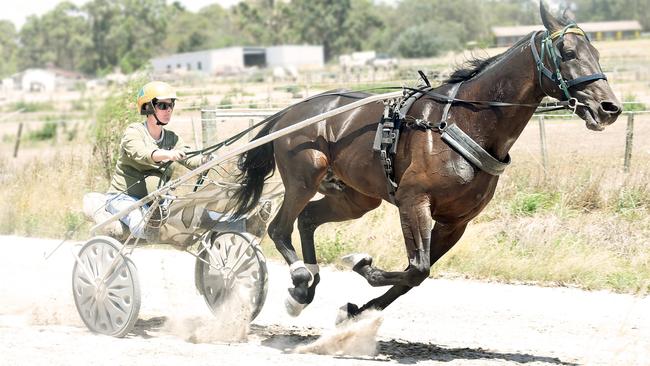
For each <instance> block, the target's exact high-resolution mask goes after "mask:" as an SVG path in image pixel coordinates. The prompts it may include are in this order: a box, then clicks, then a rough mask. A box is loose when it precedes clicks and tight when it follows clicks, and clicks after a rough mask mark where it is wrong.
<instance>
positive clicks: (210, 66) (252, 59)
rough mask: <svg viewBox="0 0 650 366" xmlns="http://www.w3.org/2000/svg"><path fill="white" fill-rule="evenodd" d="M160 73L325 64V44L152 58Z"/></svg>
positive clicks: (217, 51)
mask: <svg viewBox="0 0 650 366" xmlns="http://www.w3.org/2000/svg"><path fill="white" fill-rule="evenodd" d="M151 64H152V65H153V70H154V72H156V73H184V72H199V73H205V74H211V75H212V74H222V75H223V74H233V73H238V72H241V71H243V70H244V69H245V68H248V67H255V66H256V67H278V66H279V67H291V66H293V67H298V68H313V67H323V65H324V64H325V62H324V56H323V47H322V46H290V45H287V46H273V47H268V48H264V47H228V48H219V49H213V50H206V51H197V52H185V53H177V54H173V55H169V56H162V57H156V58H153V59H152V60H151Z"/></svg>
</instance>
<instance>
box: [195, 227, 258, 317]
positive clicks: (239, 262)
mask: <svg viewBox="0 0 650 366" xmlns="http://www.w3.org/2000/svg"><path fill="white" fill-rule="evenodd" d="M198 256H199V258H198V259H197V260H196V267H195V282H196V287H197V289H198V290H199V293H201V295H203V297H204V299H205V302H206V303H207V304H208V307H209V308H210V310H212V312H213V313H214V314H215V315H217V316H219V315H221V314H222V312H223V311H228V310H229V309H228V306H227V303H229V305H231V306H232V304H234V305H235V306H239V307H240V308H242V307H243V308H244V311H246V312H248V315H249V316H250V318H249V320H250V321H252V320H253V319H255V317H256V316H257V315H258V314H259V313H260V311H261V310H262V306H263V305H264V300H266V293H267V290H268V287H267V286H268V283H267V281H268V273H267V269H266V259H265V258H264V255H263V254H262V251H261V250H260V249H259V248H258V247H257V246H256V245H254V244H253V242H252V236H251V235H250V234H242V233H238V232H222V233H218V234H213V235H212V238H211V239H210V249H209V250H206V249H203V250H202V251H201V252H200V253H199V255H198ZM204 261H205V262H204ZM206 262H207V263H206ZM208 263H209V264H208ZM224 305H226V306H224Z"/></svg>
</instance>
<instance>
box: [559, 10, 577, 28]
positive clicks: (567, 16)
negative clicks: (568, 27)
mask: <svg viewBox="0 0 650 366" xmlns="http://www.w3.org/2000/svg"><path fill="white" fill-rule="evenodd" d="M562 18H563V19H562V20H563V21H564V22H565V23H567V24H568V23H575V22H576V16H575V14H573V11H571V9H569V8H566V9H564V13H562Z"/></svg>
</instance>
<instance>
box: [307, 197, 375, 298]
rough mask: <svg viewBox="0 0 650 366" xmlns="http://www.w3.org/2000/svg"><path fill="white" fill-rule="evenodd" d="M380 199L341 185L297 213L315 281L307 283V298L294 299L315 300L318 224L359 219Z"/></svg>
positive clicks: (318, 278)
mask: <svg viewBox="0 0 650 366" xmlns="http://www.w3.org/2000/svg"><path fill="white" fill-rule="evenodd" d="M380 204H381V199H379V198H373V197H369V196H366V195H364V194H362V193H360V192H358V191H355V190H354V189H352V188H350V187H347V186H344V187H343V188H342V190H341V191H338V192H332V193H331V194H328V195H326V196H325V197H323V198H321V199H320V200H318V201H312V202H309V203H308V204H307V207H305V209H304V210H303V211H302V212H301V213H300V215H299V216H298V230H299V231H300V244H301V245H302V256H303V259H304V261H305V264H306V266H307V267H308V268H309V269H310V271H311V272H312V273H313V274H314V281H313V283H312V284H310V285H309V288H308V291H307V297H306V298H304V299H297V300H298V301H299V302H301V303H304V304H309V303H311V302H312V300H313V299H314V294H315V292H316V285H317V284H318V282H319V280H320V276H319V275H318V265H317V261H316V250H315V248H314V232H315V231H316V228H318V227H319V226H320V225H322V224H324V223H328V222H339V221H346V220H352V219H356V218H359V217H361V216H363V215H364V214H365V213H366V212H368V211H370V210H373V209H375V208H377V207H378V206H379V205H380Z"/></svg>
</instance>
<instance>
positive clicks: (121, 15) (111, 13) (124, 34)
mask: <svg viewBox="0 0 650 366" xmlns="http://www.w3.org/2000/svg"><path fill="white" fill-rule="evenodd" d="M84 9H85V11H86V12H87V14H88V23H89V27H90V34H91V37H92V44H93V49H94V51H95V52H94V56H95V58H94V60H93V68H94V70H98V71H100V72H108V71H110V70H111V69H112V68H114V67H115V66H120V67H121V68H122V70H123V71H125V72H132V71H134V70H136V69H138V68H139V67H141V66H143V65H145V64H146V63H148V62H149V59H150V58H151V57H152V56H153V55H154V54H157V53H158V50H159V49H163V48H162V47H161V45H162V43H163V42H164V40H165V38H166V29H167V22H168V20H169V15H170V12H171V8H170V7H168V6H167V5H166V3H165V0H117V1H109V0H93V1H91V2H88V3H86V4H85V5H84Z"/></svg>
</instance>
